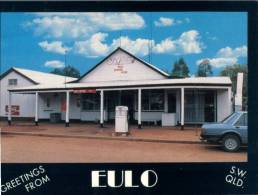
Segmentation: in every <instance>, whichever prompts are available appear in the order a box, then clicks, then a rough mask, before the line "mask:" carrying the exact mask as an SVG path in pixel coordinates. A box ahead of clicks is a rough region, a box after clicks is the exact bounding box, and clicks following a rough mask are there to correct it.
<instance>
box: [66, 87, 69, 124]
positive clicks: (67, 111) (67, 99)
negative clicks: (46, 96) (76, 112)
mask: <svg viewBox="0 0 258 195" xmlns="http://www.w3.org/2000/svg"><path fill="white" fill-rule="evenodd" d="M69 107H70V92H69V91H66V112H65V126H66V127H69Z"/></svg>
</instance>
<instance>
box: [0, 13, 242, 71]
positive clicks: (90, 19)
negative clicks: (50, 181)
mask: <svg viewBox="0 0 258 195" xmlns="http://www.w3.org/2000/svg"><path fill="white" fill-rule="evenodd" d="M1 27H2V34H1V47H2V48H1V49H2V58H1V60H2V62H1V65H2V67H1V71H2V72H4V71H6V70H7V69H9V68H10V67H12V66H15V67H20V68H27V69H33V70H39V71H44V72H50V71H51V70H53V68H54V67H63V66H64V59H65V55H64V54H65V53H66V59H67V64H68V65H72V66H74V67H76V68H78V69H79V70H80V72H81V74H83V73H85V72H86V71H87V70H89V69H90V68H91V67H92V66H94V65H95V64H97V63H98V62H99V61H100V60H101V59H103V58H104V57H105V56H106V55H108V54H109V53H110V52H112V51H113V50H114V49H115V48H116V47H118V46H121V47H122V48H124V49H126V50H128V51H129V52H131V53H133V54H134V55H136V56H137V57H140V58H142V59H143V60H145V61H147V62H150V63H152V64H154V65H156V66H157V67H159V68H161V69H162V70H166V71H171V69H172V65H173V63H174V62H175V61H176V60H177V59H179V58H180V57H183V58H184V59H185V61H186V63H187V64H188V66H189V68H190V73H191V75H194V74H195V73H196V70H197V65H198V63H200V62H201V61H202V60H203V59H209V60H210V63H211V64H212V66H213V71H214V74H215V75H216V74H218V73H219V72H220V71H221V70H222V69H223V68H224V67H225V66H228V65H232V64H235V63H247V13H245V12H234V13H233V12H168V13H167V12H152V13H149V12H144V13H142V12H137V13H112V12H110V13H94V12H92V13H2V17H1ZM150 48H151V49H150Z"/></svg>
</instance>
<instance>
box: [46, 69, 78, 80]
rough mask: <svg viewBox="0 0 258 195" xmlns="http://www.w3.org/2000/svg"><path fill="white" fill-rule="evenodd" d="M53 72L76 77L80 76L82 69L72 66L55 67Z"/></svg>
mask: <svg viewBox="0 0 258 195" xmlns="http://www.w3.org/2000/svg"><path fill="white" fill-rule="evenodd" d="M51 73H53V74H58V75H62V76H69V77H74V78H79V77H80V71H79V70H77V69H76V68H74V67H72V66H66V67H64V68H55V69H54V70H53V71H51Z"/></svg>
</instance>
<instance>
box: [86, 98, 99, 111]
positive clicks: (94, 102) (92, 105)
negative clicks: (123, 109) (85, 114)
mask: <svg viewBox="0 0 258 195" xmlns="http://www.w3.org/2000/svg"><path fill="white" fill-rule="evenodd" d="M81 105H82V110H84V111H94V110H99V109H100V97H99V96H98V95H97V94H83V95H82V102H81Z"/></svg>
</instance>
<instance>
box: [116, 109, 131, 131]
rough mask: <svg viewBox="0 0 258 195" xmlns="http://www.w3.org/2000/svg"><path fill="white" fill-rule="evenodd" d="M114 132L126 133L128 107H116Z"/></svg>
mask: <svg viewBox="0 0 258 195" xmlns="http://www.w3.org/2000/svg"><path fill="white" fill-rule="evenodd" d="M115 132H116V133H128V107H127V106H116V116H115Z"/></svg>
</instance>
